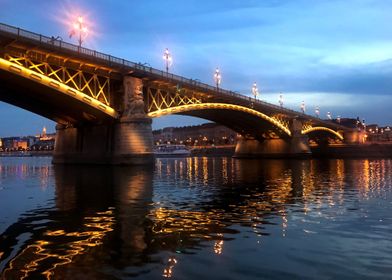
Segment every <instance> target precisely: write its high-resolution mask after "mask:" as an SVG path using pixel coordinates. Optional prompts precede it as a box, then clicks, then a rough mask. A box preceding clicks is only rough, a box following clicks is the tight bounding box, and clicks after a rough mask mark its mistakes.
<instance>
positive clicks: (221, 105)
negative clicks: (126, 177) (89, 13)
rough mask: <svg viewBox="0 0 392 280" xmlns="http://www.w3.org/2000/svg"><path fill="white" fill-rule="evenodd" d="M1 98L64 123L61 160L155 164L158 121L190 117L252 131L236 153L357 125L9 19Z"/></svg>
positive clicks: (294, 151)
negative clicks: (44, 32)
mask: <svg viewBox="0 0 392 280" xmlns="http://www.w3.org/2000/svg"><path fill="white" fill-rule="evenodd" d="M0 83H1V87H0V100H1V101H4V102H7V103H10V104H13V105H15V106H18V107H21V108H24V109H26V110H28V111H31V112H34V113H36V114H39V115H41V116H44V117H47V118H49V119H51V120H54V121H55V122H57V126H56V130H57V134H56V146H55V152H54V158H53V161H54V162H56V163H66V162H70V163H78V162H80V163H89V162H94V163H113V164H128V163H130V164H132V163H136V164H137V163H144V162H148V161H151V160H152V158H153V151H152V147H153V143H152V142H153V141H152V131H151V119H152V118H156V117H160V116H164V115H170V114H181V115H189V116H195V117H200V118H204V119H207V120H211V121H214V122H217V123H220V124H223V125H225V126H227V127H229V128H231V129H233V130H234V131H236V132H238V134H239V135H241V136H242V137H241V138H240V140H239V141H238V144H237V147H236V152H235V155H236V156H267V157H268V156H272V157H275V156H297V155H307V154H309V153H310V149H309V145H308V140H309V138H314V139H316V140H320V139H327V138H330V137H335V138H337V139H340V140H345V141H353V140H354V138H355V137H356V136H355V135H354V134H355V132H354V131H351V130H350V129H348V128H345V127H343V126H340V125H338V124H336V123H333V122H330V121H324V120H321V119H319V118H315V117H312V116H309V115H305V114H302V113H299V112H296V111H293V110H289V109H286V108H282V107H279V106H275V105H272V104H269V103H266V102H263V101H260V100H255V99H253V98H249V97H245V96H243V95H240V94H236V93H233V92H232V91H228V90H224V89H220V88H216V87H212V86H210V85H207V84H204V83H201V82H199V81H195V80H192V79H187V78H184V77H181V76H177V75H174V74H171V73H167V72H163V71H160V70H157V69H154V68H151V67H147V66H145V65H142V64H138V63H133V62H130V61H127V60H124V59H120V58H117V57H113V56H110V55H107V54H103V53H100V52H97V51H94V50H90V49H87V48H83V47H80V46H76V45H73V44H69V43H66V42H63V41H59V40H56V39H55V38H54V37H46V36H43V35H40V34H36V33H32V32H29V31H26V30H22V29H19V28H16V27H12V26H9V25H5V24H0Z"/></svg>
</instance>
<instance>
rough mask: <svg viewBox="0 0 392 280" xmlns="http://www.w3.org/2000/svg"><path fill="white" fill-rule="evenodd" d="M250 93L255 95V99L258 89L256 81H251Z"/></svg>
mask: <svg viewBox="0 0 392 280" xmlns="http://www.w3.org/2000/svg"><path fill="white" fill-rule="evenodd" d="M252 94H253V96H254V97H255V100H256V99H257V96H258V95H259V89H258V88H257V84H256V82H254V83H253V86H252Z"/></svg>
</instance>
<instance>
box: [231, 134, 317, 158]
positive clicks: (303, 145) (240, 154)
mask: <svg viewBox="0 0 392 280" xmlns="http://www.w3.org/2000/svg"><path fill="white" fill-rule="evenodd" d="M310 155H311V151H310V148H309V145H308V142H307V137H295V138H292V139H266V140H264V141H263V142H261V141H259V140H256V139H246V138H243V137H240V138H239V139H238V141H237V146H236V147H235V152H234V157H236V158H302V157H309V156H310Z"/></svg>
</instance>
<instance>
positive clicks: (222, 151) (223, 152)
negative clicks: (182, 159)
mask: <svg viewBox="0 0 392 280" xmlns="http://www.w3.org/2000/svg"><path fill="white" fill-rule="evenodd" d="M234 150H235V145H231V146H215V147H197V148H193V149H192V150H191V154H192V156H227V157H231V156H233V154H234Z"/></svg>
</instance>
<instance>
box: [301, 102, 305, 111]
mask: <svg viewBox="0 0 392 280" xmlns="http://www.w3.org/2000/svg"><path fill="white" fill-rule="evenodd" d="M301 112H302V114H305V101H302V103H301Z"/></svg>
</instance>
